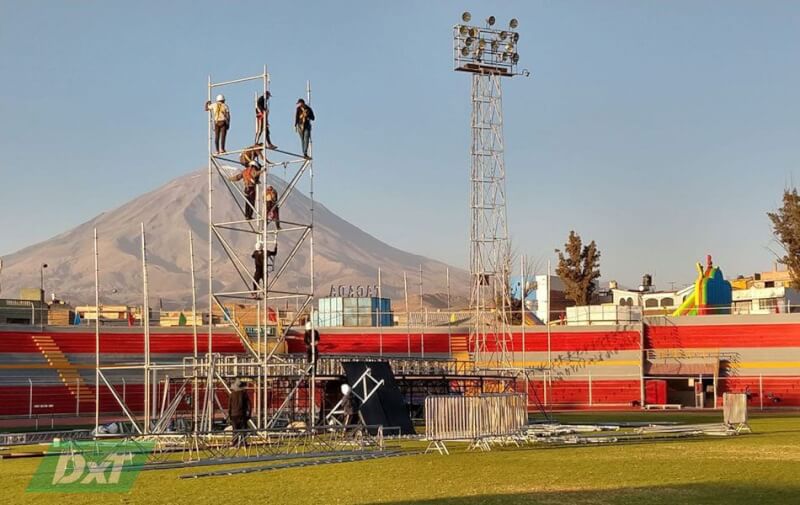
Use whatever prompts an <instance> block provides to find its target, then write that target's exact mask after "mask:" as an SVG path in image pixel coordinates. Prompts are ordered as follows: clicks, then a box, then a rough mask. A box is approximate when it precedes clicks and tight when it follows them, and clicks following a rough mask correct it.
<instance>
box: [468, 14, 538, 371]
mask: <svg viewBox="0 0 800 505" xmlns="http://www.w3.org/2000/svg"><path fill="white" fill-rule="evenodd" d="M471 19H472V15H471V14H470V13H469V12H464V13H463V14H462V15H461V21H462V23H461V24H457V25H455V26H454V27H453V62H454V66H453V70H456V71H459V72H466V73H469V74H472V119H471V131H472V144H471V148H470V163H471V169H470V183H471V190H470V210H471V227H470V281H471V288H470V312H472V324H471V326H470V337H469V345H470V349H471V350H472V353H473V356H474V359H475V363H476V365H479V366H480V365H482V366H489V367H491V366H505V365H507V364H509V363H508V349H507V342H508V340H509V338H510V335H509V334H508V330H507V309H508V308H509V307H510V303H509V300H508V294H507V293H508V289H507V285H506V284H507V282H508V276H509V269H510V267H511V265H510V251H509V240H508V223H507V221H506V174H505V162H504V159H503V144H504V142H503V95H502V87H501V80H502V78H503V77H513V76H514V75H527V71H523V72H522V73H517V63H518V62H519V54H518V53H517V42H518V41H519V34H518V33H517V32H516V31H515V29H516V28H517V26H518V24H519V23H518V21H517V20H516V19H512V20H511V21H510V22H509V23H508V28H507V29H497V28H494V25H495V17H494V16H489V17H488V18H487V19H486V25H485V26H483V27H479V26H474V25H470V24H468V23H469V22H470V20H471Z"/></svg>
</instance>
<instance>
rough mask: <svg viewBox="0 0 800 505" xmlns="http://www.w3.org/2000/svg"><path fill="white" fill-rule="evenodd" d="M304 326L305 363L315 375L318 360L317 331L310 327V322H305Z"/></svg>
mask: <svg viewBox="0 0 800 505" xmlns="http://www.w3.org/2000/svg"><path fill="white" fill-rule="evenodd" d="M305 326H306V331H305V333H304V334H303V342H304V343H305V344H306V362H307V363H308V364H310V365H312V366H313V368H314V373H315V374H316V373H317V360H318V359H319V331H317V330H316V329H315V328H312V327H311V326H312V325H311V321H306V324H305Z"/></svg>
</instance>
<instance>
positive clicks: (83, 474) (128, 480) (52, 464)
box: [28, 440, 153, 493]
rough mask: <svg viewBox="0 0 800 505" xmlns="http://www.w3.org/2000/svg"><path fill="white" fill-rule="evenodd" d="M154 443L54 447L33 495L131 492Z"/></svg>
mask: <svg viewBox="0 0 800 505" xmlns="http://www.w3.org/2000/svg"><path fill="white" fill-rule="evenodd" d="M152 450H153V442H133V441H129V440H123V441H114V442H111V441H108V442H107V441H96V442H94V441H81V442H69V443H67V444H64V443H61V444H58V443H53V444H50V447H48V449H47V454H46V455H45V456H44V458H42V462H41V463H40V464H39V468H38V469H37V470H36V473H35V474H34V475H33V477H32V478H31V482H30V484H28V492H31V493H123V492H126V491H128V490H130V488H131V486H133V481H134V480H136V477H137V476H138V475H139V471H140V470H141V469H142V466H143V465H144V464H145V463H146V462H147V458H148V456H149V455H150V453H151V452H152Z"/></svg>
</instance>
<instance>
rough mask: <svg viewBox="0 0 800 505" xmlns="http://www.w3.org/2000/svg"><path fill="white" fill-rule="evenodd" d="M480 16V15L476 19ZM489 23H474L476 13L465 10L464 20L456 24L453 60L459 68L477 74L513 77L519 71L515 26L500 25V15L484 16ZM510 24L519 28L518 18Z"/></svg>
mask: <svg viewBox="0 0 800 505" xmlns="http://www.w3.org/2000/svg"><path fill="white" fill-rule="evenodd" d="M477 19H480V18H476V20H477ZM483 19H484V20H485V22H486V24H484V25H481V26H476V25H473V24H471V20H472V14H471V13H469V12H464V13H463V14H462V16H461V20H462V21H461V22H459V23H455V24H454V25H453V59H454V63H455V70H459V71H462V72H471V73H476V74H488V75H500V76H506V77H513V76H515V75H518V73H517V68H516V67H517V61H518V58H519V57H518V56H517V59H515V58H514V55H516V54H517V44H516V42H517V40H519V35H518V34H517V32H515V31H514V30H513V29H512V28H500V27H498V26H497V25H498V24H499V18H497V17H495V16H488V17H485V18H483ZM512 21H513V22H511V23H509V26H513V27H516V26H517V25H518V22H517V20H516V18H514V19H513V20H512Z"/></svg>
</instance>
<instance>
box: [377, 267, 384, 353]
mask: <svg viewBox="0 0 800 505" xmlns="http://www.w3.org/2000/svg"><path fill="white" fill-rule="evenodd" d="M382 301H383V292H382V279H381V267H378V355H379V356H383V315H382V311H381V302H382Z"/></svg>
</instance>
